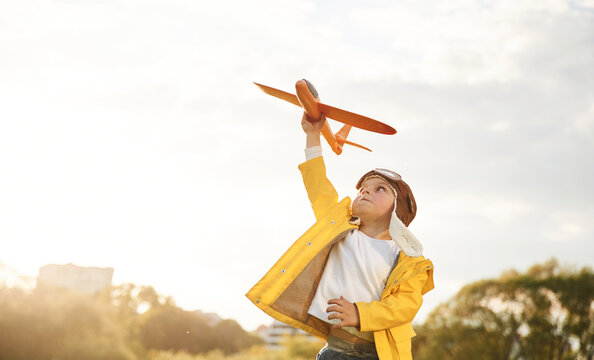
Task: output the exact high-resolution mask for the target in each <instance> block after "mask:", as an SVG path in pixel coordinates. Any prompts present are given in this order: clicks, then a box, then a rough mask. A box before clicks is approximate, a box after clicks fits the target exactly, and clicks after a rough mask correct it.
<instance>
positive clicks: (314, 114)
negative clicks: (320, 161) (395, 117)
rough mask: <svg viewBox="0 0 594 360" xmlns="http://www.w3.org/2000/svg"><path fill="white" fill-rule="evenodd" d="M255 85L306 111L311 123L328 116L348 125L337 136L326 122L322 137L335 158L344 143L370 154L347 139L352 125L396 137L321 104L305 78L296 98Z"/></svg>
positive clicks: (388, 128) (387, 128)
mask: <svg viewBox="0 0 594 360" xmlns="http://www.w3.org/2000/svg"><path fill="white" fill-rule="evenodd" d="M254 84H256V85H257V86H258V87H259V88H260V90H262V91H264V92H265V93H266V94H268V95H272V96H274V97H277V98H279V99H282V100H285V101H288V102H290V103H291V104H294V105H297V106H299V107H301V108H303V111H305V113H306V114H307V116H308V118H309V119H308V120H310V119H311V120H310V121H312V122H316V121H320V120H321V121H324V120H325V118H326V117H328V118H330V119H333V120H336V121H340V122H341V123H344V124H345V125H344V126H343V127H342V128H341V129H340V130H339V131H338V132H337V133H336V134H334V133H333V132H332V129H330V125H328V122H327V121H326V122H325V123H324V127H323V128H322V135H324V138H325V139H326V141H327V142H328V144H329V145H330V147H331V148H332V150H333V151H334V152H335V153H336V155H340V154H341V153H342V146H343V145H344V144H349V145H352V146H356V147H359V148H361V149H365V150H367V151H371V150H370V149H368V148H366V147H365V146H363V145H359V144H356V143H354V142H351V141H348V140H347V136H348V135H349V131H350V130H351V127H352V126H354V127H357V128H359V129H363V130H367V131H373V132H377V133H380V134H386V135H393V134H396V130H395V129H394V128H393V127H391V126H389V125H386V124H384V123H382V122H379V121H377V120H373V119H371V118H368V117H366V116H362V115H358V114H355V113H352V112H350V111H346V110H342V109H339V108H335V107H333V106H330V105H326V104H322V103H321V102H320V97H319V96H318V92H317V91H316V88H314V86H313V84H312V83H311V82H309V81H307V80H305V79H302V80H299V81H297V83H296V84H295V90H296V91H297V95H293V94H291V93H288V92H285V91H282V90H278V89H275V88H271V87H270V86H266V85H262V84H258V83H254Z"/></svg>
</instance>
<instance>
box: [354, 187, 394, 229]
mask: <svg viewBox="0 0 594 360" xmlns="http://www.w3.org/2000/svg"><path fill="white" fill-rule="evenodd" d="M394 200H396V198H395V197H394V193H393V192H392V189H390V185H388V183H387V182H386V181H385V180H384V179H382V178H379V177H373V178H369V179H367V180H365V181H364V182H363V184H361V187H360V188H359V194H358V195H357V197H356V198H355V200H354V201H353V215H354V216H357V217H359V218H361V221H366V220H367V221H377V220H381V219H382V218H385V219H387V220H388V221H389V220H390V217H391V215H392V211H393V210H394Z"/></svg>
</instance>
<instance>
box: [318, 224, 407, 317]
mask: <svg viewBox="0 0 594 360" xmlns="http://www.w3.org/2000/svg"><path fill="white" fill-rule="evenodd" d="M398 251H399V250H398V246H397V245H396V243H395V242H394V241H392V240H378V239H374V238H372V237H369V236H367V235H365V234H364V233H363V232H361V231H359V230H357V229H353V230H351V231H350V232H349V233H348V234H347V236H346V237H345V239H344V240H343V241H340V242H338V243H336V244H335V245H334V246H333V247H332V250H331V251H330V255H329V257H328V262H327V263H326V267H325V268H324V273H323V274H322V278H321V279H320V283H319V285H318V289H317V290H316V294H315V296H314V298H313V301H312V303H311V306H310V307H309V310H308V313H309V314H311V315H313V316H315V317H317V318H318V319H320V320H323V321H325V322H328V323H330V324H337V323H339V322H340V320H339V319H332V320H328V315H330V314H331V313H327V312H326V309H327V308H328V306H330V305H328V300H330V299H338V298H340V297H341V296H344V298H345V299H347V300H348V301H350V302H352V303H354V302H357V301H362V302H371V301H374V300H379V299H380V297H381V294H382V291H383V290H384V288H385V287H386V281H387V280H388V276H390V274H389V273H390V270H391V269H392V265H393V264H394V261H395V260H396V257H397V256H398Z"/></svg>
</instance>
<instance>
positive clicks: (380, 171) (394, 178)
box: [373, 168, 402, 181]
mask: <svg viewBox="0 0 594 360" xmlns="http://www.w3.org/2000/svg"><path fill="white" fill-rule="evenodd" d="M373 171H374V172H376V173H378V174H380V175H382V176H385V177H387V178H388V179H390V180H392V181H400V180H402V176H400V175H399V174H398V173H396V172H394V171H392V170H388V169H381V168H375V170H373Z"/></svg>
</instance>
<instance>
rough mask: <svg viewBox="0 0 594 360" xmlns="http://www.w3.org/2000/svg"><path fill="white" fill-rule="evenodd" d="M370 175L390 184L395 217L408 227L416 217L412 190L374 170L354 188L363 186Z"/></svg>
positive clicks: (401, 182)
mask: <svg viewBox="0 0 594 360" xmlns="http://www.w3.org/2000/svg"><path fill="white" fill-rule="evenodd" d="M371 175H374V176H379V177H381V178H382V179H383V180H385V181H386V182H388V184H390V186H392V188H394V190H396V209H395V211H396V216H398V218H399V219H400V221H402V222H403V223H404V225H405V226H408V225H409V224H410V223H411V222H412V221H413V219H414V218H415V216H416V215H417V202H416V201H415V197H414V195H413V193H412V190H411V189H410V186H408V184H407V183H405V182H404V180H398V181H394V180H392V179H389V178H387V177H386V176H383V175H382V174H381V173H378V172H376V171H375V170H371V171H369V172H368V173H366V174H365V175H363V176H362V177H361V179H360V180H359V181H358V182H357V185H356V186H355V188H356V189H357V190H359V188H360V187H361V184H363V181H365V179H367V178H368V177H369V176H371Z"/></svg>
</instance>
